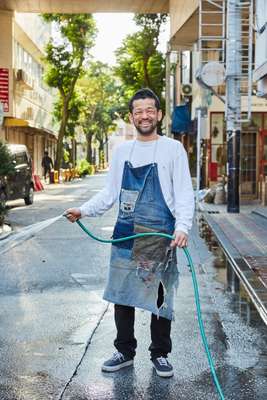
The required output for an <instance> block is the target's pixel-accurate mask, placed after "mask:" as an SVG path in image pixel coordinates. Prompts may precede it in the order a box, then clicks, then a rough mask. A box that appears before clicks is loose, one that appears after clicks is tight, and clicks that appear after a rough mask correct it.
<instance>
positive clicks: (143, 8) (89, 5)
mask: <svg viewBox="0 0 267 400" xmlns="http://www.w3.org/2000/svg"><path fill="white" fill-rule="evenodd" d="M169 3H170V2H169V0H134V1H133V0H123V1H122V0H64V1H62V0H0V10H10V11H17V12H34V13H77V14H78V13H96V12H129V13H130V12H132V13H142V14H146V13H167V12H169Z"/></svg>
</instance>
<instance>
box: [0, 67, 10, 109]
mask: <svg viewBox="0 0 267 400" xmlns="http://www.w3.org/2000/svg"><path fill="white" fill-rule="evenodd" d="M8 89H9V81H8V68H0V101H1V103H2V104H3V108H4V112H8V111H9V94H8Z"/></svg>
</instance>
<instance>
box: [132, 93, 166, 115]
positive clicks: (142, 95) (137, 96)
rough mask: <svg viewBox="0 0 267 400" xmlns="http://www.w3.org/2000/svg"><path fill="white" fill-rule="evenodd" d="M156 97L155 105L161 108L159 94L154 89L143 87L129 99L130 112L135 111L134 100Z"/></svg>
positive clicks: (158, 108)
mask: <svg viewBox="0 0 267 400" xmlns="http://www.w3.org/2000/svg"><path fill="white" fill-rule="evenodd" d="M147 98H149V99H154V100H155V106H156V108H157V110H160V101H159V98H158V96H157V95H156V94H155V93H154V92H153V90H151V89H149V88H142V89H140V90H138V91H137V92H136V93H135V94H134V95H133V96H132V98H131V99H130V101H129V110H130V113H132V112H133V102H134V101H135V100H139V99H147Z"/></svg>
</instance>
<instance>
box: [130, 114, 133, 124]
mask: <svg viewBox="0 0 267 400" xmlns="http://www.w3.org/2000/svg"><path fill="white" fill-rule="evenodd" d="M129 120H130V122H131V124H133V114H132V113H129Z"/></svg>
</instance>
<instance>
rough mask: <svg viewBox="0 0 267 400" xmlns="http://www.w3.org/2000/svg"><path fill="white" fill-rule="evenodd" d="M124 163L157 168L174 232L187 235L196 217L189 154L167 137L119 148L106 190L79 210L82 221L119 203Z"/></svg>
mask: <svg viewBox="0 0 267 400" xmlns="http://www.w3.org/2000/svg"><path fill="white" fill-rule="evenodd" d="M134 142H135V143H134ZM125 161H131V163H132V165H133V167H141V166H143V165H146V164H150V163H152V162H156V163H157V164H158V173H159V181H160V185H161V189H162V193H163V196H164V199H165V201H166V204H167V206H168V207H169V209H170V211H171V213H172V214H173V216H174V217H175V219H176V224H175V230H176V231H183V232H184V233H188V231H189V229H190V228H191V226H192V219H193V214H194V194H193V188H192V182H191V177H190V173H189V167H188V160H187V154H186V152H185V149H184V147H183V145H182V144H181V143H180V142H178V141H176V140H174V139H170V138H168V137H166V136H160V137H159V139H158V140H153V141H147V142H143V141H140V140H136V141H133V140H129V141H127V142H124V143H123V144H121V145H119V146H118V147H117V149H116V151H115V152H114V154H113V157H112V162H111V166H110V170H109V173H108V176H107V181H106V186H105V188H104V189H103V190H101V191H100V192H99V193H98V194H96V195H95V196H93V197H92V198H91V199H90V200H89V201H87V202H86V203H84V204H83V205H82V206H81V207H80V211H81V215H82V217H84V216H90V217H93V216H97V215H102V214H103V213H104V212H105V211H107V210H108V209H109V208H111V207H112V205H113V204H114V203H115V202H116V201H118V199H119V195H120V190H121V183H122V173H123V168H124V162H125Z"/></svg>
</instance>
